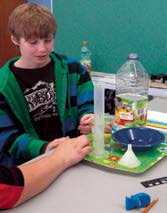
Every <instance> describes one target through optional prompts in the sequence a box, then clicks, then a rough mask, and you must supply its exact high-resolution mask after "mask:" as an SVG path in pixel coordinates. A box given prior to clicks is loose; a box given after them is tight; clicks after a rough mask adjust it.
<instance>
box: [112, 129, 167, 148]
mask: <svg viewBox="0 0 167 213" xmlns="http://www.w3.org/2000/svg"><path fill="white" fill-rule="evenodd" d="M112 138H113V140H114V141H115V142H117V143H119V144H122V145H123V146H125V147H127V146H128V144H129V143H130V144H132V149H133V151H139V152H143V151H147V150H148V149H150V148H151V147H152V146H155V145H158V144H160V143H162V142H164V141H165V135H164V134H163V133H161V132H160V131H158V130H155V129H151V128H147V127H134V128H124V129H120V130H117V131H116V132H114V133H113V134H112Z"/></svg>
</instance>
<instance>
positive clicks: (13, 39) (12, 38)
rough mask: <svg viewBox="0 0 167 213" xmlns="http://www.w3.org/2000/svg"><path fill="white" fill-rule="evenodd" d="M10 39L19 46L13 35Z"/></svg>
mask: <svg viewBox="0 0 167 213" xmlns="http://www.w3.org/2000/svg"><path fill="white" fill-rule="evenodd" d="M10 38H11V40H12V42H13V44H14V45H16V46H19V42H18V41H17V39H16V37H15V36H13V35H11V36H10Z"/></svg>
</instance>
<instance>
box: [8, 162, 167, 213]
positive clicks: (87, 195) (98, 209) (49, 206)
mask: <svg viewBox="0 0 167 213" xmlns="http://www.w3.org/2000/svg"><path fill="white" fill-rule="evenodd" d="M164 176H167V158H164V159H163V160H161V161H160V162H159V163H157V164H156V165H154V166H153V167H152V168H151V169H149V170H148V171H146V172H145V173H140V174H134V173H127V172H121V171H118V170H108V169H104V168H103V169H102V168H100V167H98V168H97V167H95V166H93V164H90V163H88V162H83V163H80V164H78V165H77V166H75V167H73V168H70V169H68V170H67V171H65V172H64V173H63V174H62V175H61V176H60V177H59V178H58V179H57V180H56V181H55V182H54V183H53V184H52V185H51V186H50V187H49V188H48V189H47V190H45V191H44V192H42V193H41V194H40V195H38V196H36V197H34V198H33V199H31V200H29V201H27V202H26V203H24V204H22V205H20V206H19V207H17V208H16V209H12V210H7V211H5V212H6V213H7V212H11V213H14V212H16V213H30V212H31V213H46V212H49V213H51V212H57V213H102V212H104V213H125V212H127V211H126V210H125V196H128V197H130V196H131V195H133V194H136V193H139V192H145V193H148V194H149V195H150V196H151V198H152V199H154V198H157V197H158V198H159V201H158V202H157V204H156V205H155V206H154V207H153V208H152V209H151V210H150V211H149V212H150V213H165V212H166V208H167V184H162V185H158V186H153V187H149V188H145V187H144V186H143V185H142V184H141V181H145V180H150V179H155V178H159V177H164ZM44 178H47V177H44ZM130 212H131V213H137V212H138V213H139V212H141V209H134V210H131V211H130Z"/></svg>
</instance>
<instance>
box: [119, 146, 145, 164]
mask: <svg viewBox="0 0 167 213" xmlns="http://www.w3.org/2000/svg"><path fill="white" fill-rule="evenodd" d="M118 164H119V165H121V166H126V167H129V168H134V167H138V166H139V165H140V164H141V162H140V161H139V160H138V158H137V157H136V155H135V154H134V152H133V150H132V144H128V149H127V150H126V152H125V154H124V155H123V156H122V158H121V159H120V160H119V161H118Z"/></svg>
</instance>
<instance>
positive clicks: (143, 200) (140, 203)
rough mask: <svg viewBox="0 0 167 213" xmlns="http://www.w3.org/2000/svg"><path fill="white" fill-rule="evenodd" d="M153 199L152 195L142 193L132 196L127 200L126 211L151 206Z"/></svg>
mask: <svg viewBox="0 0 167 213" xmlns="http://www.w3.org/2000/svg"><path fill="white" fill-rule="evenodd" d="M150 202H151V197H150V195H148V194H146V193H144V192H141V193H138V194H135V195H132V196H131V197H130V198H129V197H126V198H125V207H126V210H131V209H134V208H143V207H146V206H148V205H149V204H150Z"/></svg>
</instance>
